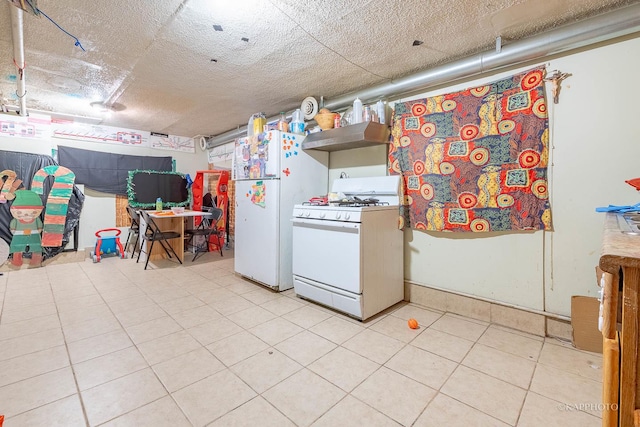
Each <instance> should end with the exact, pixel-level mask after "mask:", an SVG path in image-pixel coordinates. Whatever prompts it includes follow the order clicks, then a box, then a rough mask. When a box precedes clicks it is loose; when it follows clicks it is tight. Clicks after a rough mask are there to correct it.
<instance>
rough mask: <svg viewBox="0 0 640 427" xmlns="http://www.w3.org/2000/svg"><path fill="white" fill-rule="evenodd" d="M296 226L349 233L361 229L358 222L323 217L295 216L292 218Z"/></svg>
mask: <svg viewBox="0 0 640 427" xmlns="http://www.w3.org/2000/svg"><path fill="white" fill-rule="evenodd" d="M291 222H292V223H293V226H294V227H307V228H316V229H319V230H334V231H342V232H348V233H358V232H359V231H360V223H357V222H340V221H329V220H322V219H300V218H293V219H292V220H291Z"/></svg>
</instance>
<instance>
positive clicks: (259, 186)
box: [251, 181, 265, 208]
mask: <svg viewBox="0 0 640 427" xmlns="http://www.w3.org/2000/svg"><path fill="white" fill-rule="evenodd" d="M251 189H252V191H251V202H252V203H253V204H254V205H258V206H260V207H262V208H264V207H265V203H264V202H265V200H264V192H265V185H264V182H262V181H257V182H256V183H255V184H253V185H251Z"/></svg>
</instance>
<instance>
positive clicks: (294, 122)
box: [289, 108, 304, 135]
mask: <svg viewBox="0 0 640 427" xmlns="http://www.w3.org/2000/svg"><path fill="white" fill-rule="evenodd" d="M289 127H290V132H291V133H298V134H301V135H304V116H303V115H302V111H301V110H300V109H299V108H298V109H297V110H296V111H294V112H293V115H292V116H291V125H290V126H289Z"/></svg>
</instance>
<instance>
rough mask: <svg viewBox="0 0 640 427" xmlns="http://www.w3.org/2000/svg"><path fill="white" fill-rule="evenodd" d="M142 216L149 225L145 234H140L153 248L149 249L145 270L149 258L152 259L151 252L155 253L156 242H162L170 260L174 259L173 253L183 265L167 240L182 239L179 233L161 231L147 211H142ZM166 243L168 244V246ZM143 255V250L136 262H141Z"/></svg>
mask: <svg viewBox="0 0 640 427" xmlns="http://www.w3.org/2000/svg"><path fill="white" fill-rule="evenodd" d="M140 215H141V216H142V219H143V220H144V222H145V223H146V224H147V228H146V229H145V230H144V233H142V234H140V237H141V238H142V239H144V240H146V241H147V242H151V247H149V249H148V250H147V262H145V263H144V269H145V270H146V269H147V265H148V264H149V258H150V257H151V252H152V251H153V244H154V243H155V242H160V245H161V246H162V249H164V251H165V252H166V253H167V256H168V257H169V258H172V256H171V253H173V255H174V256H175V257H176V259H177V260H178V262H179V263H180V264H182V261H181V260H180V258H179V257H178V254H176V252H175V251H174V250H173V247H171V245H170V244H169V242H167V240H170V239H180V238H181V237H182V236H181V235H180V233H178V232H177V231H161V230H160V228H158V226H157V225H156V223H155V221H153V218H151V217H150V216H149V214H148V213H147V211H140ZM165 242H166V243H167V244H166V245H165ZM181 244H182V243H181ZM169 250H171V253H169ZM141 253H142V249H140V250H139V251H138V259H137V260H136V262H138V261H140V254H141Z"/></svg>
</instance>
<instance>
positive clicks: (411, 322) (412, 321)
mask: <svg viewBox="0 0 640 427" xmlns="http://www.w3.org/2000/svg"><path fill="white" fill-rule="evenodd" d="M407 324H408V325H409V327H410V328H411V329H418V321H417V320H416V319H409V320H408V321H407Z"/></svg>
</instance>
